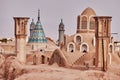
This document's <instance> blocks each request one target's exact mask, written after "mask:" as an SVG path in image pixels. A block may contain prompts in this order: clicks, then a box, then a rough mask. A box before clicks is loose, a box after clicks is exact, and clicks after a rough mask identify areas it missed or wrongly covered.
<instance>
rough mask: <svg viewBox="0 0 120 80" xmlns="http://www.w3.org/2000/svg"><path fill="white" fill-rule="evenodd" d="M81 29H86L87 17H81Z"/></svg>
mask: <svg viewBox="0 0 120 80" xmlns="http://www.w3.org/2000/svg"><path fill="white" fill-rule="evenodd" d="M81 29H87V17H85V16H83V17H82V24H81Z"/></svg>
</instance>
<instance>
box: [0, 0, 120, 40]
mask: <svg viewBox="0 0 120 80" xmlns="http://www.w3.org/2000/svg"><path fill="white" fill-rule="evenodd" d="M87 7H91V8H93V9H94V10H95V12H96V14H97V15H98V16H112V32H115V33H119V34H118V35H113V36H114V37H116V39H120V28H119V27H120V26H119V25H120V20H119V18H120V9H119V8H120V0H0V37H14V20H13V17H14V16H17V17H18V16H19V17H20V16H22V17H23V16H25V17H30V20H29V24H30V22H31V19H32V18H33V19H35V22H36V20H37V10H38V8H39V9H40V12H41V13H40V15H41V23H42V26H43V28H44V31H45V34H46V36H49V37H51V38H53V39H54V40H57V38H58V25H59V23H60V19H61V18H63V22H64V24H65V30H66V31H65V33H66V34H68V35H71V34H74V33H75V32H76V26H77V16H78V15H80V14H81V13H82V11H83V10H84V9H85V8H87ZM29 24H28V35H29Z"/></svg>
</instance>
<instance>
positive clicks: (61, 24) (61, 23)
mask: <svg viewBox="0 0 120 80" xmlns="http://www.w3.org/2000/svg"><path fill="white" fill-rule="evenodd" d="M59 26H62V27H63V26H64V24H63V19H61V22H60V24H59Z"/></svg>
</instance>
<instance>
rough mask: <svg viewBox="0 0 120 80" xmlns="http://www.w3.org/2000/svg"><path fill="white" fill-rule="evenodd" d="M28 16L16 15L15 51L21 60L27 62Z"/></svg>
mask: <svg viewBox="0 0 120 80" xmlns="http://www.w3.org/2000/svg"><path fill="white" fill-rule="evenodd" d="M28 19H29V18H28V17H14V21H15V48H16V49H15V51H16V53H17V58H18V60H19V61H20V62H22V63H26V38H27V23H28Z"/></svg>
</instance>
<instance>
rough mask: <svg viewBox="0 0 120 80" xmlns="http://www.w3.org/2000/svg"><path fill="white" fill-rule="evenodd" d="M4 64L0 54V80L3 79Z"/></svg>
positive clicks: (3, 58)
mask: <svg viewBox="0 0 120 80" xmlns="http://www.w3.org/2000/svg"><path fill="white" fill-rule="evenodd" d="M4 62H5V57H4V56H3V55H1V54H0V80H1V79H3V77H4Z"/></svg>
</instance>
